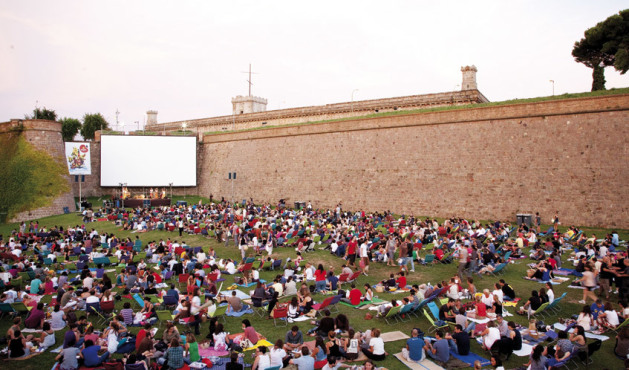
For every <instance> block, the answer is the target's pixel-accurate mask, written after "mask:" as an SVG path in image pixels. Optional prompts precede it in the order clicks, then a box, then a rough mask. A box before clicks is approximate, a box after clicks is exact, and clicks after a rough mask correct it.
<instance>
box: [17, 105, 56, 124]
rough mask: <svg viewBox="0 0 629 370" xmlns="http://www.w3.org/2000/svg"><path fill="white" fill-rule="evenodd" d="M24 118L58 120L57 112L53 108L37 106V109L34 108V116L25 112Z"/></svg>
mask: <svg viewBox="0 0 629 370" xmlns="http://www.w3.org/2000/svg"><path fill="white" fill-rule="evenodd" d="M24 118H26V119H47V120H49V121H56V120H57V113H55V111H54V110H52V109H46V107H43V108H35V109H33V115H32V116H29V115H28V114H25V115H24Z"/></svg>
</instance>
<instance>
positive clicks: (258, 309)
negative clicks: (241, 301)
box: [251, 296, 266, 317]
mask: <svg viewBox="0 0 629 370" xmlns="http://www.w3.org/2000/svg"><path fill="white" fill-rule="evenodd" d="M251 306H252V308H253V312H255V313H256V315H258V316H260V317H264V316H265V315H266V309H265V308H264V306H265V302H264V298H261V297H254V296H251Z"/></svg>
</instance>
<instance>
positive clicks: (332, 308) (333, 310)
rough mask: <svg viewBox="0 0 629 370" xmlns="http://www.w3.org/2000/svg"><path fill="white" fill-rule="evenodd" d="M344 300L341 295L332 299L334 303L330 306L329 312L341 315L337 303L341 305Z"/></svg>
mask: <svg viewBox="0 0 629 370" xmlns="http://www.w3.org/2000/svg"><path fill="white" fill-rule="evenodd" d="M342 298H343V296H342V295H340V294H337V295H335V296H333V297H332V301H331V302H330V304H329V305H328V311H330V313H339V308H338V307H339V306H338V305H337V303H339V302H340V301H341V299H342Z"/></svg>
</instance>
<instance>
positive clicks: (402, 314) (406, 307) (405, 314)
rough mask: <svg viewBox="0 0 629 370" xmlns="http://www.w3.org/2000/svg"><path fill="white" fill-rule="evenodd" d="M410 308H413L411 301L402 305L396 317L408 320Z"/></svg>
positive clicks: (409, 318)
mask: <svg viewBox="0 0 629 370" xmlns="http://www.w3.org/2000/svg"><path fill="white" fill-rule="evenodd" d="M412 310H413V303H409V304H406V305H404V306H402V308H401V309H400V312H399V314H398V316H397V317H399V319H400V321H410V320H411V315H410V313H411V311H412Z"/></svg>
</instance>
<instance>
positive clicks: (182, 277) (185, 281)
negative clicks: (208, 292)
mask: <svg viewBox="0 0 629 370" xmlns="http://www.w3.org/2000/svg"><path fill="white" fill-rule="evenodd" d="M189 277H190V274H180V275H179V278H178V279H177V282H178V283H179V286H181V285H182V284H186V285H187V284H188V278H189Z"/></svg>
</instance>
